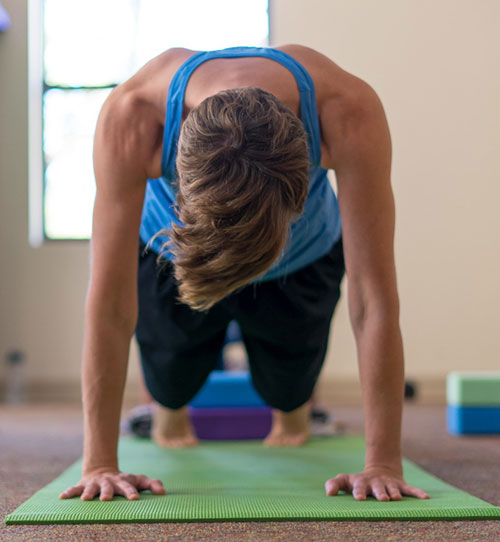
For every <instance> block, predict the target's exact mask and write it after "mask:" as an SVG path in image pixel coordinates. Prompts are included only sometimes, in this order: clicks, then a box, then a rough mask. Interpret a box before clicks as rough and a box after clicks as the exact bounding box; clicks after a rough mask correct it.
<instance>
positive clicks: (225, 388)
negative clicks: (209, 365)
mask: <svg viewBox="0 0 500 542" xmlns="http://www.w3.org/2000/svg"><path fill="white" fill-rule="evenodd" d="M189 404H190V406H192V407H195V408H236V407H248V408H250V407H262V406H266V403H265V402H264V400H263V399H262V397H261V396H260V395H259V394H258V393H257V391H256V390H255V388H254V387H253V384H252V379H251V377H250V373H249V372H248V371H212V372H211V373H210V375H209V376H208V379H207V381H206V382H205V384H204V385H203V387H202V388H201V390H200V391H199V392H198V394H197V395H196V396H195V397H194V399H193V400H192V401H191V402H190V403H189Z"/></svg>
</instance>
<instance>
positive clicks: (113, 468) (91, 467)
mask: <svg viewBox="0 0 500 542" xmlns="http://www.w3.org/2000/svg"><path fill="white" fill-rule="evenodd" d="M105 472H113V473H118V472H120V469H119V468H118V464H117V463H114V462H110V463H83V465H82V476H89V475H96V474H103V473H105Z"/></svg>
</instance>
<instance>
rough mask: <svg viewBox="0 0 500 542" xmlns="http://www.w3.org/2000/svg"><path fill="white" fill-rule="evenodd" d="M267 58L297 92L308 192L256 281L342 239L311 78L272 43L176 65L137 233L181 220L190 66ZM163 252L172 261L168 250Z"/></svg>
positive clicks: (145, 236) (147, 235) (146, 237)
mask: <svg viewBox="0 0 500 542" xmlns="http://www.w3.org/2000/svg"><path fill="white" fill-rule="evenodd" d="M238 57H265V58H269V59H272V60H274V61H276V62H279V63H280V64H282V65H283V66H285V67H286V68H288V69H289V70H290V71H291V72H292V74H293V75H294V77H295V79H296V81H297V86H298V89H299V92H300V116H301V120H302V123H303V124H304V128H305V130H306V133H307V138H308V145H309V154H310V162H311V165H310V172H309V192H308V196H307V201H306V204H305V207H304V211H303V213H302V214H301V215H300V217H299V219H298V220H296V221H295V222H293V223H292V224H291V226H290V230H289V234H288V239H287V242H286V245H285V249H284V250H283V253H282V255H281V257H280V258H279V259H278V260H277V261H276V262H275V263H274V264H273V265H272V267H271V268H270V269H269V270H268V271H267V272H266V273H265V274H264V275H262V276H261V277H259V278H258V279H256V280H255V281H254V282H262V281H266V280H272V279H276V278H278V277H281V276H284V275H288V274H290V273H293V272H294V271H297V270H298V269H301V268H302V267H305V266H306V265H309V264H310V263H312V262H313V261H315V260H317V259H319V258H321V257H322V256H324V255H325V254H327V253H328V252H329V250H330V249H331V248H332V246H333V244H334V243H335V242H336V241H337V240H338V239H339V238H340V235H341V224H340V213H339V208H338V203H337V199H336V197H335V193H334V191H333V189H332V187H331V185H330V183H329V181H328V178H327V170H326V169H323V168H322V167H321V164H320V162H321V146H320V145H321V140H320V132H319V120H318V112H317V109H316V96H315V92H314V83H313V81H312V79H311V76H310V75H309V73H308V72H307V71H306V70H305V68H304V67H303V66H302V65H301V64H300V63H299V62H297V61H296V60H295V59H294V58H292V57H291V56H290V55H288V54H286V53H284V52H282V51H279V50H277V49H271V48H267V47H266V48H257V47H232V48H229V49H222V50H219V51H207V52H200V53H196V54H195V55H193V56H191V57H190V58H188V59H187V60H186V61H185V62H184V64H182V66H181V67H180V68H179V69H178V70H177V72H176V73H175V75H174V77H173V78H172V81H171V82H170V86H169V89H168V97H167V106H166V119H165V130H164V136H163V152H162V164H161V167H162V169H161V171H162V175H161V177H159V178H157V179H148V182H147V187H146V194H145V200H144V207H143V212H142V222H141V229H140V237H141V239H142V241H143V242H144V243H146V244H147V243H148V242H149V241H150V240H151V238H152V237H153V236H154V235H155V234H156V233H158V232H159V231H160V230H164V229H165V230H168V229H170V228H171V225H172V223H173V222H174V223H177V224H179V220H178V218H177V217H176V216H175V213H174V207H175V205H176V197H175V188H174V186H173V183H174V181H175V178H176V171H175V158H176V152H177V141H178V138H179V132H180V127H181V121H182V111H183V106H184V93H185V90H186V86H187V82H188V80H189V77H190V76H191V74H192V73H193V71H194V70H195V69H196V68H197V67H198V66H199V65H200V64H202V63H203V62H205V61H207V60H210V59H213V58H238ZM166 240H167V237H166V236H158V237H156V238H155V239H154V240H153V241H152V242H151V243H150V245H149V246H150V247H151V248H152V250H153V251H155V252H156V253H160V252H161V247H162V245H163V243H165V241H166ZM164 255H165V256H166V257H167V258H169V259H171V260H173V259H174V256H173V254H171V253H170V252H166V253H164Z"/></svg>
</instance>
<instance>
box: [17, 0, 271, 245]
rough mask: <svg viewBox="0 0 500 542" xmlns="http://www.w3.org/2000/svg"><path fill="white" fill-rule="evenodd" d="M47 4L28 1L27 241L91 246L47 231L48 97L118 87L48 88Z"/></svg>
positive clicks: (268, 39) (58, 86) (269, 39)
mask: <svg viewBox="0 0 500 542" xmlns="http://www.w3.org/2000/svg"><path fill="white" fill-rule="evenodd" d="M272 1H273V0H267V6H268V10H267V11H268V18H267V23H268V27H267V46H268V47H269V46H271V45H270V44H271V43H272V39H271V28H272V25H271V16H272ZM43 3H44V0H28V21H27V22H28V119H29V120H28V238H29V243H30V245H31V246H32V247H35V248H36V247H41V246H42V245H44V244H46V243H78V244H80V243H82V242H83V243H88V242H89V240H90V239H89V238H77V237H68V238H61V237H58V238H52V237H49V236H47V234H46V231H45V183H46V181H45V170H46V166H47V164H46V162H45V157H44V148H43V134H44V114H43V101H44V96H45V93H46V92H48V91H50V90H52V89H61V90H105V89H113V88H115V87H116V86H117V84H110V85H97V86H70V85H68V86H62V85H50V84H47V83H46V81H45V79H44V59H43V53H44V45H45V43H44V11H43Z"/></svg>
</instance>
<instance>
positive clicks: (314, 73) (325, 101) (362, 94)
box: [279, 44, 384, 169]
mask: <svg viewBox="0 0 500 542" xmlns="http://www.w3.org/2000/svg"><path fill="white" fill-rule="evenodd" d="M279 49H281V50H282V51H284V52H286V53H288V54H290V55H291V56H292V57H293V58H295V59H296V60H297V61H298V62H300V63H301V64H302V65H303V66H304V68H306V69H307V71H308V72H309V74H310V76H311V78H312V80H313V82H314V87H315V92H316V103H317V109H318V116H319V120H320V126H321V133H322V139H323V141H322V143H323V150H322V154H323V159H322V162H324V164H325V166H326V167H328V168H333V169H334V167H335V162H336V161H337V158H338V157H336V156H331V155H332V154H333V151H332V149H334V148H337V147H338V146H339V145H338V141H339V140H341V139H342V138H345V137H346V134H350V137H352V139H356V138H357V137H362V134H363V132H364V131H365V130H366V129H367V128H369V127H370V126H371V125H373V124H377V125H380V121H381V119H382V118H383V117H384V113H383V106H382V103H381V100H380V98H379V97H378V95H377V93H376V91H375V90H374V88H373V87H372V86H371V85H370V84H369V83H368V82H367V81H365V80H363V79H362V78H360V77H358V76H356V75H354V74H353V73H350V72H348V71H347V70H345V69H343V68H342V67H341V66H339V65H338V64H337V63H336V62H334V61H333V60H332V59H331V58H328V57H327V56H326V55H324V54H322V53H320V52H319V51H316V50H314V49H311V48H310V47H305V46H302V45H296V44H293V45H285V46H282V47H279Z"/></svg>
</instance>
